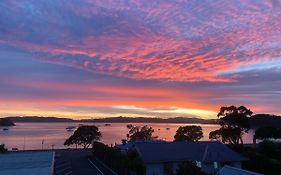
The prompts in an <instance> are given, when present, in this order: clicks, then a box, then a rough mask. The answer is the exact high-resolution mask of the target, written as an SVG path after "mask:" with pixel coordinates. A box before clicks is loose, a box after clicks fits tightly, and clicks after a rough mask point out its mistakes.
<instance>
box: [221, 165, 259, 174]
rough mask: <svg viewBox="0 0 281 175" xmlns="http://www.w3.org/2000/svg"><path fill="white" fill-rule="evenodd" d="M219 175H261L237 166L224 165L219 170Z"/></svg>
mask: <svg viewBox="0 0 281 175" xmlns="http://www.w3.org/2000/svg"><path fill="white" fill-rule="evenodd" d="M219 175H262V174H259V173H255V172H252V171H246V170H242V169H239V168H235V167H231V166H224V167H223V168H222V169H221V170H220V171H219Z"/></svg>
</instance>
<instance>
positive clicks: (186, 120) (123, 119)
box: [81, 116, 217, 124]
mask: <svg viewBox="0 0 281 175" xmlns="http://www.w3.org/2000/svg"><path fill="white" fill-rule="evenodd" d="M81 121H83V122H105V123H107V122H111V123H121V122H124V123H201V124H216V123H217V120H216V119H210V120H205V119H199V118H184V117H176V118H167V119H163V118H148V117H135V118H133V117H121V116H120V117H110V118H99V119H87V120H81Z"/></svg>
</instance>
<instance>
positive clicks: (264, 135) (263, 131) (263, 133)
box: [254, 127, 278, 140]
mask: <svg viewBox="0 0 281 175" xmlns="http://www.w3.org/2000/svg"><path fill="white" fill-rule="evenodd" d="M277 131H278V129H276V128H273V127H262V128H259V129H257V130H256V131H255V136H254V137H255V138H256V139H261V140H265V139H270V138H276V133H277Z"/></svg>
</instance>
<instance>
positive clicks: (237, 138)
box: [209, 106, 253, 145]
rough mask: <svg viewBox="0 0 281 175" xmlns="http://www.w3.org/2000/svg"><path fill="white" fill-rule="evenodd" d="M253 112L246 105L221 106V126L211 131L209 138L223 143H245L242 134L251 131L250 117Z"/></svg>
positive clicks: (219, 115)
mask: <svg viewBox="0 0 281 175" xmlns="http://www.w3.org/2000/svg"><path fill="white" fill-rule="evenodd" d="M252 114H253V112H252V111H251V110H250V109H247V108H246V107H244V106H240V107H236V106H229V107H221V109H220V111H219V113H218V117H219V119H220V121H219V124H220V125H221V128H220V129H218V130H215V131H213V132H210V134H209V138H210V139H216V140H220V141H222V142H223V143H230V144H234V145H238V144H239V143H241V144H243V140H242V136H243V135H244V134H245V133H246V132H248V131H249V129H250V123H249V118H250V117H251V115H252Z"/></svg>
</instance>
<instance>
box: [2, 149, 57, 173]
mask: <svg viewBox="0 0 281 175" xmlns="http://www.w3.org/2000/svg"><path fill="white" fill-rule="evenodd" d="M53 157H54V153H53V152H14V153H7V154H2V155H0V165H1V166H0V174H1V175H15V174H20V175H51V174H52V169H53Z"/></svg>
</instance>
